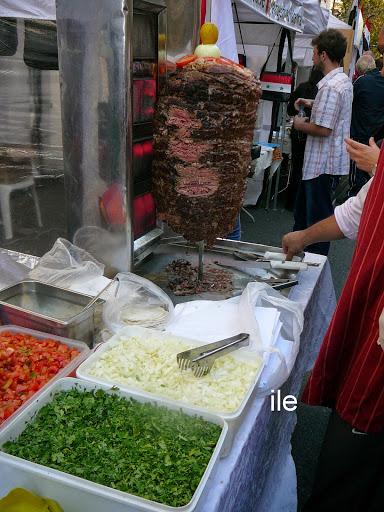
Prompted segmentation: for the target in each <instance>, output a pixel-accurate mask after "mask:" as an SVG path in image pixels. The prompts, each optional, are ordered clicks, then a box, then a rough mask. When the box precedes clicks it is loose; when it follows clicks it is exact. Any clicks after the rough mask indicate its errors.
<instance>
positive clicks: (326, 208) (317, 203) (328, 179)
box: [293, 174, 335, 256]
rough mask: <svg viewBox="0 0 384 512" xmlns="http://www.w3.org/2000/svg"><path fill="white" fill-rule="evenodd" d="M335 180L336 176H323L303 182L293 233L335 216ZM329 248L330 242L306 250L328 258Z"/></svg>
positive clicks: (311, 246)
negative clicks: (333, 196) (333, 195)
mask: <svg viewBox="0 0 384 512" xmlns="http://www.w3.org/2000/svg"><path fill="white" fill-rule="evenodd" d="M334 180H335V177H334V176H331V175H329V174H321V175H320V176H318V177H317V178H313V179H312V180H302V181H301V183H300V187H299V191H298V194H297V197H296V204H295V211H294V217H295V224H294V226H293V231H299V230H301V229H306V228H308V227H309V226H312V224H316V222H319V221H320V220H323V219H326V218H327V217H330V216H331V215H333V205H332V199H331V191H332V186H333V183H334ZM329 247H330V243H329V242H318V243H316V244H312V245H309V246H308V247H306V250H307V251H309V252H314V253H316V254H323V255H324V256H327V254H328V251H329Z"/></svg>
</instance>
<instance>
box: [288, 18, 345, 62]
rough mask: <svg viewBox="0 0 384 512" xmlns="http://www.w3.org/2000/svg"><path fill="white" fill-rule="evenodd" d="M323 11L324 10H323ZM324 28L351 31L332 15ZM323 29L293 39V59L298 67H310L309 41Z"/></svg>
mask: <svg viewBox="0 0 384 512" xmlns="http://www.w3.org/2000/svg"><path fill="white" fill-rule="evenodd" d="M324 10H325V9H324ZM324 28H337V29H340V30H344V29H349V30H350V29H351V28H352V27H351V26H350V25H348V24H347V23H344V21H341V20H339V19H338V18H336V16H333V14H329V17H328V22H327V25H326V27H324ZM324 28H321V29H320V30H318V31H317V32H308V33H305V34H298V35H297V36H296V39H295V48H294V51H293V58H294V60H295V61H296V62H297V63H298V64H299V66H303V67H309V66H312V44H311V41H312V39H313V37H314V36H315V35H316V34H319V33H320V32H321V31H322V30H324Z"/></svg>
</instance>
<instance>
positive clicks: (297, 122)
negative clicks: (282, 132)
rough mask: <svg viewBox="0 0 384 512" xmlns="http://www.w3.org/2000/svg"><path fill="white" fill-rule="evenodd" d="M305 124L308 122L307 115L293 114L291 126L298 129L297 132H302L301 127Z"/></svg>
mask: <svg viewBox="0 0 384 512" xmlns="http://www.w3.org/2000/svg"><path fill="white" fill-rule="evenodd" d="M305 124H308V117H299V116H295V117H294V118H293V127H294V128H295V129H296V130H298V131H299V132H302V131H303V129H302V127H303V126H304V125H305Z"/></svg>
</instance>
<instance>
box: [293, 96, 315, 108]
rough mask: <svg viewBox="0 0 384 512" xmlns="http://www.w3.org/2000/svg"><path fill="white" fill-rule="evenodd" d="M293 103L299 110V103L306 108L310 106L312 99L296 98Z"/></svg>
mask: <svg viewBox="0 0 384 512" xmlns="http://www.w3.org/2000/svg"><path fill="white" fill-rule="evenodd" d="M294 105H295V109H296V110H297V111H299V110H300V105H303V106H304V107H306V108H312V105H313V100H307V98H297V100H296V101H295V103H294Z"/></svg>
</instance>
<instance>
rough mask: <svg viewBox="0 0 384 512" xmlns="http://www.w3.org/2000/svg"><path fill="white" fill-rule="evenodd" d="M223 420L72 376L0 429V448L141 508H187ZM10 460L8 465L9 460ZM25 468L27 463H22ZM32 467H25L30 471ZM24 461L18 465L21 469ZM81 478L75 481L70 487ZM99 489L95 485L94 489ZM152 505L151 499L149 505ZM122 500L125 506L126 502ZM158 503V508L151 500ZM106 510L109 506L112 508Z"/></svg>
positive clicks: (208, 466) (214, 453)
mask: <svg viewBox="0 0 384 512" xmlns="http://www.w3.org/2000/svg"><path fill="white" fill-rule="evenodd" d="M226 432H227V426H226V424H225V422H224V421H223V420H222V419H220V418H219V417H217V416H215V415H212V414H209V413H207V414H206V415H205V417H201V416H199V417H198V416H196V415H195V413H194V412H193V411H192V410H191V411H189V410H188V408H187V407H183V408H180V407H179V408H176V407H175V408H174V409H172V408H171V406H169V405H167V406H166V407H165V406H164V405H161V401H154V400H151V399H148V398H144V397H140V395H135V394H134V393H126V392H123V391H120V390H118V389H117V388H110V387H108V386H99V385H95V384H92V383H88V382H84V381H80V380H78V379H71V378H66V379H61V380H58V381H56V382H55V383H53V384H52V386H51V387H50V388H48V389H47V390H46V391H45V392H44V393H43V394H42V395H40V397H39V398H38V399H37V400H36V402H33V403H32V404H31V405H30V406H29V407H28V408H26V409H25V410H24V411H23V413H22V414H21V415H20V416H19V417H18V418H15V420H14V421H13V422H12V424H10V425H9V426H8V427H7V428H6V429H4V432H2V433H1V434H0V446H1V450H2V452H3V453H0V458H3V460H4V458H7V455H6V454H9V455H13V456H16V457H19V458H21V459H25V461H29V462H32V463H36V464H39V465H42V466H45V467H49V468H52V469H54V470H57V471H56V472H50V479H51V480H52V479H55V478H57V480H58V481H60V475H61V474H62V472H63V473H67V474H69V475H72V476H75V477H80V478H81V479H85V480H87V481H88V482H87V484H89V486H88V487H89V491H90V492H92V484H91V482H92V483H93V485H94V484H101V485H102V486H107V487H108V488H109V489H106V495H108V496H109V497H111V498H112V499H113V495H114V494H116V496H117V497H118V499H119V501H121V497H122V493H128V494H127V495H125V496H127V502H128V503H131V504H132V503H134V502H135V499H136V500H139V501H138V503H140V510H145V502H148V505H149V507H148V510H153V505H155V504H161V505H162V508H160V509H158V508H157V509H156V510H163V509H164V510H169V509H172V508H175V507H176V508H180V510H193V508H194V506H195V505H196V503H197V501H198V498H199V496H200V495H201V492H202V490H203V487H204V485H205V483H206V481H207V479H208V476H209V474H210V472H211V471H212V469H213V467H214V465H215V462H216V461H217V459H218V457H219V455H220V449H221V447H222V445H223V441H224V438H225V435H226ZM15 460H17V459H14V458H13V457H8V458H7V462H8V463H10V464H12V462H13V461H15ZM26 464H27V465H28V463H26ZM36 464H29V469H30V470H31V471H36V468H38V466H36ZM25 467H26V466H24V470H25ZM76 482H78V483H79V482H81V481H80V480H79V479H77V478H74V479H73V484H74V485H76ZM98 492H99V494H100V488H99V490H98ZM153 502H155V503H153ZM128 503H127V504H128ZM157 506H158V505H157ZM111 510H112V508H111Z"/></svg>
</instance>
